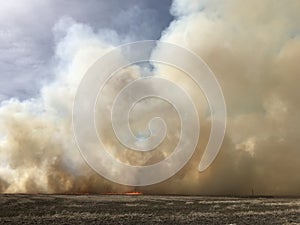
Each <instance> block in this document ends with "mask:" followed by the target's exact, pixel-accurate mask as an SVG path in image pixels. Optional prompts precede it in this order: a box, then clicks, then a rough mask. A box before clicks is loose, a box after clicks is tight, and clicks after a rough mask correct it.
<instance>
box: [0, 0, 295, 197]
mask: <svg viewBox="0 0 300 225" xmlns="http://www.w3.org/2000/svg"><path fill="white" fill-rule="evenodd" d="M299 8H300V3H299V1H297V0H290V1H277V2H275V1H271V0H266V1H263V2H261V1H258V0H254V1H251V2H250V1H248V2H241V1H238V0H231V1H230V0H228V1H219V0H213V1H208V0H202V1H197V0H175V1H174V2H173V5H172V8H171V12H172V14H173V15H174V16H175V20H174V21H173V22H172V23H171V24H170V26H169V27H168V28H167V29H166V30H165V31H164V32H163V35H162V38H161V40H163V41H167V42H171V43H175V44H179V45H181V46H184V47H186V48H188V49H191V50H192V51H194V52H195V53H196V54H198V55H199V56H200V57H201V58H202V59H204V60H205V62H206V63H207V64H208V65H209V66H210V68H211V69H212V70H213V71H214V73H215V74H216V76H217V78H218V80H219V83H220V85H221V86H222V89H223V92H224V97H225V100H226V103H227V109H228V126H227V132H226V137H225V140H224V143H223V146H222V148H221V151H220V154H219V155H218V157H217V159H216V160H215V161H214V163H213V164H212V166H211V167H209V168H208V170H206V171H205V172H203V173H199V172H198V170H197V166H198V163H199V161H200V158H201V155H202V153H203V149H204V148H205V145H206V143H207V138H208V136H209V130H210V123H209V120H208V119H206V116H205V115H203V116H201V118H200V121H201V123H202V124H201V136H200V141H199V144H198V148H197V152H196V153H195V155H194V156H193V158H192V160H191V161H190V162H189V163H188V164H187V165H186V166H185V167H184V169H183V170H181V171H180V172H179V173H178V174H176V176H174V177H172V178H171V179H169V180H167V181H165V182H163V183H160V184H156V185H152V186H148V187H143V188H139V189H138V190H140V191H142V192H143V193H153V194H155V193H156V194H157V193H160V194H163V193H168V194H210V195H249V194H251V193H252V191H253V192H254V194H261V195H262V194H264V195H299V194H300V176H299V175H298V171H300V163H299V158H300V151H299V147H298V143H297V140H299V138H298V136H299V131H298V125H300V121H299V118H298V115H299V112H300V108H299V104H298V102H299V100H300V99H299V94H298V87H297V84H298V81H299V78H298V75H299V73H300V66H299V63H298V59H299V57H300V30H299V27H300V22H299V21H300V15H299V13H298V9H299ZM62 31H66V32H62ZM53 32H54V34H56V35H57V37H58V38H57V45H56V49H55V56H56V57H57V59H58V61H59V63H58V65H57V66H56V74H57V75H56V78H55V80H54V81H53V82H51V83H49V84H45V85H44V86H43V87H42V89H41V94H40V96H39V97H37V98H34V99H28V100H25V101H19V100H15V99H10V100H7V101H3V102H2V103H1V107H0V191H1V192H5V193H16V192H26V193H36V192H46V193H84V192H89V193H90V192H93V193H105V192H127V191H132V190H134V188H133V187H126V186H121V185H117V184H114V183H112V182H109V181H107V180H105V179H104V178H102V177H100V176H99V175H97V174H96V173H95V172H94V171H93V170H92V169H90V168H89V166H88V165H86V163H85V162H84V160H83V159H82V158H81V156H80V154H79V151H78V150H77V146H76V144H75V141H74V137H73V132H72V104H73V99H74V96H75V93H76V90H77V87H78V85H79V82H80V80H81V78H82V76H83V74H84V73H85V71H86V69H87V68H88V67H89V66H90V65H91V63H92V62H94V61H95V60H96V59H98V58H99V57H100V56H101V55H103V54H104V53H106V52H107V51H109V50H110V49H111V48H112V47H113V43H118V41H119V40H118V39H119V38H120V37H119V36H118V34H117V33H116V32H113V31H109V30H107V31H101V32H98V33H97V32H95V31H93V29H91V27H89V26H88V25H85V24H81V23H76V22H75V21H73V20H72V19H70V18H65V19H62V20H61V21H60V22H59V23H57V24H56V26H55V27H54V29H53ZM61 33H65V34H64V35H63V36H61V35H60V34H61ZM111 40H113V41H111ZM128 41H130V40H128ZM123 72H124V73H125V74H126V75H125V78H124V79H119V80H114V81H113V82H111V83H110V84H109V87H111V89H112V92H113V93H114V92H117V91H118V90H119V89H120V88H121V87H122V85H123V84H126V83H128V81H130V79H133V78H134V77H135V76H136V74H137V73H138V69H137V68H135V67H134V68H129V69H127V70H126V71H123ZM158 72H160V73H163V74H165V76H166V77H168V78H169V79H171V80H173V81H174V82H177V83H178V84H182V85H183V86H185V87H186V88H187V89H190V90H194V88H193V84H192V82H191V81H188V80H185V79H184V78H181V77H182V76H179V74H180V72H179V71H176V70H174V68H169V67H160V70H158ZM107 90H108V94H107V95H108V96H109V95H111V93H110V92H109V88H108V89H107ZM191 95H192V97H193V99H198V101H197V100H196V101H195V103H196V106H197V108H198V109H199V110H200V111H201V110H202V112H204V113H203V114H206V110H207V109H206V106H203V105H202V103H203V102H205V101H204V100H201V101H200V100H199V96H201V92H198V91H195V92H192V93H191ZM201 98H203V96H202V97H201ZM107 101H108V102H109V101H110V100H107ZM152 104H153V105H154V106H155V107H154V110H155V109H156V106H158V105H159V103H156V102H153V103H152ZM140 108H141V110H142V109H143V107H142V106H141V107H140ZM158 108H159V107H158ZM160 111H161V112H164V111H167V112H172V109H171V108H169V106H168V105H164V107H160ZM173 114H174V113H173V112H172V115H173ZM172 118H173V117H172ZM175 119H177V117H176V115H175V114H174V120H175ZM169 120H170V122H172V119H169ZM135 125H136V124H135ZM107 126H109V125H107ZM137 127H139V125H137ZM112 135H113V133H111V132H107V136H106V137H105V138H106V143H107V144H108V145H112V143H113V141H112V137H111V136H112ZM173 145H174V143H170V144H169V145H168V146H173ZM166 149H168V148H167V146H166ZM111 151H112V152H114V151H115V149H113V147H112V150H111ZM167 154H169V152H168V150H165V151H163V150H162V151H160V152H159V153H157V155H155V157H154V158H149V155H146V156H145V155H144V156H142V155H137V154H133V153H131V152H130V151H129V150H128V151H125V152H124V153H123V154H121V155H120V156H119V157H121V158H122V159H123V160H124V161H128V162H132V161H136V159H138V160H140V161H141V162H140V163H141V164H145V163H149V162H153V161H157V159H158V158H159V159H161V157H162V156H164V157H165V156H166V155H167ZM132 157H133V158H132ZM132 159H134V160H132Z"/></svg>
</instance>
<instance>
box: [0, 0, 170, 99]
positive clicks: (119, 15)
mask: <svg viewBox="0 0 300 225" xmlns="http://www.w3.org/2000/svg"><path fill="white" fill-rule="evenodd" d="M170 4H171V2H170V1H169V0H168V1H163V2H162V1H159V0H155V1H138V0H126V1H119V0H111V1H104V0H102V1H98V0H89V1H80V0H75V1H58V0H54V1H50V0H46V1H38V0H26V1H7V2H2V3H1V6H0V90H1V92H0V101H1V100H3V99H7V98H10V97H16V98H20V99H26V98H28V97H31V96H34V95H35V94H36V93H37V92H38V90H39V86H40V84H41V83H42V82H44V81H45V80H48V79H51V78H52V77H53V75H52V69H51V68H52V65H51V64H52V63H53V61H52V56H53V53H54V45H55V43H54V35H53V32H52V29H53V26H54V25H55V24H56V23H57V22H58V21H59V19H60V18H62V17H66V16H68V17H72V18H73V19H74V20H75V21H77V22H81V23H86V24H88V25H89V26H91V27H92V28H93V29H94V30H99V29H111V30H115V31H116V33H117V34H118V35H119V36H121V37H126V38H127V40H128V39H129V40H138V39H158V38H159V37H160V33H161V31H162V30H163V29H164V28H165V27H166V26H168V24H169V22H170V21H171V20H172V17H171V16H170V14H169V12H168V10H169V7H170ZM121 39H122V38H121Z"/></svg>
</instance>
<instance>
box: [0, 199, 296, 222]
mask: <svg viewBox="0 0 300 225" xmlns="http://www.w3.org/2000/svg"><path fill="white" fill-rule="evenodd" d="M0 206H1V207H0V223H1V224H143V225H146V224H300V198H236V197H203V196H149V195H148V196H147V195H130V196H129V195H40V194H38V195H22V194H2V195H0Z"/></svg>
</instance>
